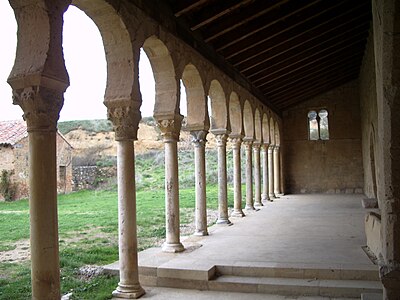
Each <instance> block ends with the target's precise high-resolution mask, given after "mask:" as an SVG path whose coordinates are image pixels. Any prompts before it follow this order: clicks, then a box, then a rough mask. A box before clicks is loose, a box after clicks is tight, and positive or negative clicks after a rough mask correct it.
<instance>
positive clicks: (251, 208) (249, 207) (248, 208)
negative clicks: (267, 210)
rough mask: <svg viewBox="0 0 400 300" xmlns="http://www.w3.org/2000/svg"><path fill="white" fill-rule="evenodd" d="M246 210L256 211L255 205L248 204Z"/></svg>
mask: <svg viewBox="0 0 400 300" xmlns="http://www.w3.org/2000/svg"><path fill="white" fill-rule="evenodd" d="M244 209H245V210H256V209H255V208H254V206H253V205H249V204H246V206H245V208H244Z"/></svg>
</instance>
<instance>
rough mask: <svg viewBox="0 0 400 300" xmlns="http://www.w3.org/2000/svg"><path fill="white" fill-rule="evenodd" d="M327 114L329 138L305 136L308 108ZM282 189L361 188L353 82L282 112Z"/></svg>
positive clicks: (356, 94)
mask: <svg viewBox="0 0 400 300" xmlns="http://www.w3.org/2000/svg"><path fill="white" fill-rule="evenodd" d="M320 109H326V110H327V111H328V113H329V115H328V122H329V135H330V138H329V140H326V141H325V140H317V141H311V140H309V138H308V118H307V114H308V112H309V111H310V110H316V111H319V110H320ZM283 140H284V146H285V148H284V154H283V155H284V156H283V158H284V162H285V163H284V173H285V188H286V192H289V193H361V192H362V191H363V164H362V150H361V121H360V105H359V90H358V81H357V80H356V81H352V82H350V83H347V84H345V85H342V86H340V87H338V88H336V89H333V90H331V91H329V92H327V93H324V94H321V95H319V96H317V97H315V98H313V99H310V100H309V101H306V102H304V103H302V104H299V105H298V106H295V107H293V108H290V109H288V110H286V111H284V112H283Z"/></svg>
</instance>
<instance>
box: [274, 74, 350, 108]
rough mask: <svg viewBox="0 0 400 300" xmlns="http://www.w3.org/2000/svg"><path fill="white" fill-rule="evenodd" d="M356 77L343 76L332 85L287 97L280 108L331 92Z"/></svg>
mask: <svg viewBox="0 0 400 300" xmlns="http://www.w3.org/2000/svg"><path fill="white" fill-rule="evenodd" d="M356 78H357V77H349V78H343V80H341V81H338V82H332V83H331V84H330V85H328V86H325V87H323V88H320V89H318V90H313V91H310V92H309V93H305V94H302V95H298V96H293V97H292V98H290V99H287V101H286V102H282V105H280V106H279V109H280V110H285V109H288V108H290V107H292V106H295V105H297V104H299V103H302V102H305V101H308V100H310V99H312V98H314V97H317V96H318V95H321V94H323V93H326V92H329V91H331V90H333V89H335V88H337V87H339V86H341V85H343V84H345V83H347V82H349V81H351V80H354V79H356Z"/></svg>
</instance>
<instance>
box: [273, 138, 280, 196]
mask: <svg viewBox="0 0 400 300" xmlns="http://www.w3.org/2000/svg"><path fill="white" fill-rule="evenodd" d="M279 161H280V159H279V147H278V146H275V148H274V194H275V196H277V195H279V194H280V193H281V184H280V181H281V178H280V166H279Z"/></svg>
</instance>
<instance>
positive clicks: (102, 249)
mask: <svg viewBox="0 0 400 300" xmlns="http://www.w3.org/2000/svg"><path fill="white" fill-rule="evenodd" d="M207 192H208V203H207V205H208V207H209V208H212V209H216V208H217V187H216V186H215V185H213V186H209V187H208V190H207ZM164 207H165V206H164V191H163V190H156V191H148V190H146V191H139V192H138V193H137V220H138V244H139V249H140V250H143V249H145V248H148V247H151V246H153V245H159V244H160V242H161V241H162V239H163V238H164V236H165V216H164ZM180 208H181V223H182V224H187V223H191V222H193V217H194V216H193V213H194V191H193V189H181V194H180ZM28 211H29V207H28V201H27V200H21V201H17V202H11V203H10V202H2V203H0V224H1V226H0V236H1V241H0V249H1V251H5V250H11V249H13V248H15V244H16V242H18V241H21V240H26V239H29V213H28ZM58 214H59V233H60V234H59V239H60V265H61V283H62V292H63V293H67V292H68V291H72V292H73V299H109V298H110V296H111V292H112V291H113V289H115V287H116V284H117V281H118V280H117V278H114V277H109V278H108V277H104V276H97V277H93V278H89V279H88V280H86V279H82V278H81V276H79V274H78V272H77V271H78V270H79V268H80V267H81V266H84V265H103V264H108V263H111V262H113V261H115V260H117V259H118V248H117V244H118V243H117V238H118V237H117V227H118V215H117V193H116V191H80V192H75V193H72V194H69V195H60V196H59V200H58ZM213 222H215V220H209V223H213ZM0 269H1V272H0V299H4V300H5V299H29V297H30V269H29V261H23V262H19V263H15V262H11V263H10V262H2V263H0Z"/></svg>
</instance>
